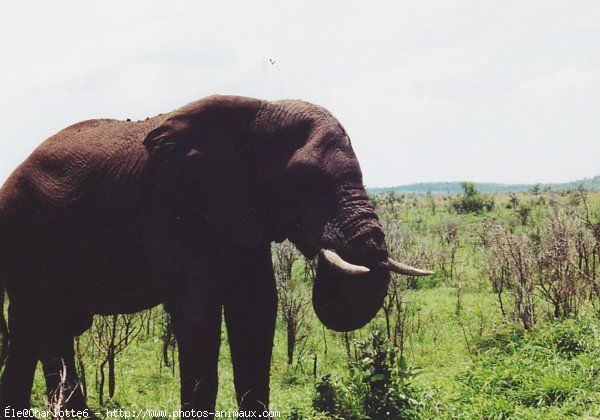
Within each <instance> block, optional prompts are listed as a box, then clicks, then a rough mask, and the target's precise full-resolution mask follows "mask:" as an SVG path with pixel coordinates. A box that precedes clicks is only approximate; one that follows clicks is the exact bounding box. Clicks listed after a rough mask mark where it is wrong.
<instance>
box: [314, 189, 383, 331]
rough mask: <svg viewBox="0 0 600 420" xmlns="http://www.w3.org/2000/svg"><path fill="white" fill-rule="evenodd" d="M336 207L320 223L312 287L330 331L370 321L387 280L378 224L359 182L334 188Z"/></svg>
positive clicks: (351, 327)
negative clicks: (319, 247)
mask: <svg viewBox="0 0 600 420" xmlns="http://www.w3.org/2000/svg"><path fill="white" fill-rule="evenodd" d="M338 202H339V203H340V208H339V210H338V212H337V213H336V216H335V217H334V218H333V220H331V221H330V222H329V223H327V225H326V226H325V230H324V232H323V238H322V252H321V257H320V258H319V264H318V268H317V275H316V277H315V282H314V287H313V307H314V309H315V313H316V314H317V317H318V318H319V319H320V321H321V322H322V323H323V324H324V325H325V326H326V327H328V328H330V329H332V330H335V331H351V330H354V329H357V328H360V327H362V326H363V325H365V324H366V323H367V322H369V321H370V320H371V319H372V318H373V317H374V316H375V315H376V314H377V311H379V309H380V308H381V306H382V305H383V299H384V298H385V296H386V294H387V289H388V284H389V281H390V274H389V269H387V268H386V267H385V265H386V264H387V262H388V252H387V249H386V246H385V238H384V234H383V229H382V227H381V224H380V223H379V219H378V218H377V215H376V214H375V211H374V207H373V205H372V204H371V202H370V201H369V199H368V198H367V195H366V192H365V191H364V188H363V187H362V185H360V186H358V185H355V186H345V187H344V188H342V189H340V191H338Z"/></svg>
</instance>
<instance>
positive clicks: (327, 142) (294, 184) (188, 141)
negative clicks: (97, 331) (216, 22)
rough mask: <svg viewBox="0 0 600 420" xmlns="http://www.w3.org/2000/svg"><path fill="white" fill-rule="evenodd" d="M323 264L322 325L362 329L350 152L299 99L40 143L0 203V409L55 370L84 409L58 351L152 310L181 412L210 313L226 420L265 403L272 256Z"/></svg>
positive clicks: (367, 275) (362, 222) (197, 395)
mask: <svg viewBox="0 0 600 420" xmlns="http://www.w3.org/2000/svg"><path fill="white" fill-rule="evenodd" d="M286 238H289V239H290V240H291V241H292V242H293V243H294V244H295V245H296V246H297V247H298V249H299V250H300V251H301V252H302V253H303V254H304V255H305V256H307V257H314V256H316V255H317V254H319V253H320V255H321V258H320V262H319V265H318V273H317V276H316V279H315V283H314V287H313V306H314V309H315V311H316V314H317V315H318V317H319V319H320V320H321V321H322V322H323V323H324V325H326V326H327V327H329V328H331V329H334V330H337V331H349V330H352V329H356V328H359V327H361V326H363V325H364V324H366V323H367V322H368V321H369V320H371V319H372V318H373V317H374V316H375V314H376V313H377V311H378V310H379V308H380V307H381V305H382V301H383V298H384V296H385V295H386V292H387V287H388V282H389V279H390V274H389V271H390V270H393V271H397V272H400V273H404V274H410V275H425V274H428V273H429V272H427V271H425V270H419V269H416V268H413V267H409V266H405V265H403V264H401V263H398V262H395V261H393V260H391V259H389V258H388V252H387V250H386V246H385V242H384V234H383V231H382V228H381V225H380V223H379V221H378V218H377V216H376V214H375V212H374V208H373V206H372V204H371V203H370V201H369V199H368V198H367V194H366V193H365V190H364V187H363V183H362V174H361V170H360V167H359V164H358V161H357V160H356V157H355V155H354V152H353V150H352V147H351V144H350V139H349V137H348V135H347V134H346V132H345V130H344V128H343V127H342V126H341V125H340V123H339V122H338V121H337V120H336V119H335V118H334V117H333V116H332V115H331V114H330V113H329V112H328V111H327V110H325V109H323V108H321V107H319V106H316V105H312V104H310V103H306V102H303V101H298V100H285V101H276V102H268V101H264V100H258V99H251V98H244V97H236V96H210V97H207V98H205V99H202V100H199V101H196V102H193V103H190V104H188V105H186V106H184V107H182V108H180V109H178V110H176V111H173V112H170V113H168V114H165V115H159V116H156V117H153V118H149V119H146V120H143V121H137V122H135V121H130V120H127V121H117V120H110V119H99V120H89V121H84V122H80V123H78V124H75V125H72V126H70V127H68V128H66V129H64V130H63V131H61V132H59V133H58V134H56V135H54V136H52V137H50V138H49V139H48V140H46V141H45V142H44V143H42V144H41V145H40V146H39V147H38V148H37V149H36V150H35V151H34V152H33V153H32V154H31V156H29V158H27V160H26V161H25V162H24V163H23V164H21V165H20V166H19V167H18V168H17V169H16V170H15V171H14V173H13V174H12V175H11V176H10V177H9V179H8V180H7V181H6V183H5V184H4V186H3V187H2V189H1V190H0V279H1V281H2V287H3V288H4V289H5V290H6V292H7V294H8V296H9V302H10V305H9V309H8V315H9V320H8V327H9V337H10V339H9V349H8V358H7V361H6V366H5V370H4V373H3V375H2V378H1V380H0V408H3V407H5V406H11V407H12V408H26V407H28V406H29V398H30V393H31V387H32V381H33V374H34V370H35V366H36V364H37V361H38V360H39V361H41V362H42V365H43V370H44V375H45V378H46V385H47V389H48V392H51V391H52V390H53V389H55V387H56V386H58V382H57V381H58V378H59V375H58V372H59V371H60V369H62V367H63V363H64V365H65V366H66V370H67V374H68V380H67V386H68V387H70V389H71V390H72V391H73V395H72V397H71V398H70V399H69V400H68V401H67V402H66V404H65V407H66V408H69V409H70V408H73V409H80V408H83V407H85V401H84V398H83V395H82V393H81V391H80V389H79V387H78V385H77V384H78V379H77V375H76V371H75V366H74V355H73V337H74V336H76V335H79V334H81V333H83V332H84V331H85V330H86V329H88V328H89V327H90V325H91V322H92V317H93V315H94V314H117V313H131V312H135V311H139V310H142V309H146V308H151V307H153V306H155V305H158V304H160V303H162V304H164V307H165V309H166V310H167V311H168V313H169V314H170V316H171V319H172V323H173V328H174V332H175V335H176V338H177V342H178V347H179V354H180V359H179V360H180V373H181V404H182V407H184V408H194V409H202V410H208V411H212V410H213V409H214V405H215V399H216V393H217V360H218V357H219V344H220V329H221V317H222V314H223V315H224V318H225V323H226V326H227V330H228V333H229V340H230V347H231V356H232V363H233V368H234V377H235V380H234V382H235V389H236V393H237V397H238V403H239V405H240V408H242V409H245V410H264V407H267V406H268V404H269V367H270V361H271V351H272V346H273V334H274V327H275V317H276V306H277V298H276V296H277V294H276V288H275V281H274V276H273V268H272V262H271V252H270V244H271V242H272V241H282V240H284V239H286Z"/></svg>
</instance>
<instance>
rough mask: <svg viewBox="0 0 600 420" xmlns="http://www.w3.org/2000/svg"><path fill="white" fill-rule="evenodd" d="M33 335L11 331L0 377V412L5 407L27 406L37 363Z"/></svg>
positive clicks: (19, 408) (35, 341) (19, 407)
mask: <svg viewBox="0 0 600 420" xmlns="http://www.w3.org/2000/svg"><path fill="white" fill-rule="evenodd" d="M36 345H37V340H36V339H35V337H34V335H33V334H31V335H28V334H27V335H26V334H23V333H21V334H18V333H13V334H12V335H11V337H10V341H9V344H8V357H7V359H6V365H5V367H4V372H3V373H2V378H0V410H2V411H0V413H3V412H4V409H5V408H6V407H9V406H10V407H11V408H14V409H16V410H22V409H25V408H29V404H30V402H29V399H30V397H31V387H32V386H33V376H34V374H35V367H36V365H37V355H36V352H35V348H36Z"/></svg>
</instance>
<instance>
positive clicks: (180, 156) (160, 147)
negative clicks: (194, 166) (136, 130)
mask: <svg viewBox="0 0 600 420" xmlns="http://www.w3.org/2000/svg"><path fill="white" fill-rule="evenodd" d="M191 137H192V134H191V123H190V122H189V121H186V120H185V119H182V118H181V117H177V116H175V117H171V118H167V119H166V120H165V121H164V122H163V123H162V124H161V125H159V126H158V127H156V128H155V129H154V130H152V131H150V132H149V133H148V134H147V135H146V138H145V139H144V141H143V143H142V144H143V145H144V146H145V147H146V150H148V153H149V155H150V159H151V160H152V161H154V160H158V161H162V162H163V163H165V164H168V163H170V162H175V163H177V162H179V163H181V162H182V161H183V160H184V159H185V158H186V157H188V156H189V157H191V156H193V155H195V154H196V153H197V149H196V148H194V147H193V144H192V142H191Z"/></svg>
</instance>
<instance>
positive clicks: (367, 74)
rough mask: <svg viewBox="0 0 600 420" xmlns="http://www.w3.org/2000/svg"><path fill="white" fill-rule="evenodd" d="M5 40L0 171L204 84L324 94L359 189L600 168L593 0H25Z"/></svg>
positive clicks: (598, 46)
mask: <svg viewBox="0 0 600 420" xmlns="http://www.w3.org/2000/svg"><path fill="white" fill-rule="evenodd" d="M0 52H1V55H0V63H1V66H0V136H1V137H0V145H1V148H0V181H1V180H4V179H5V178H6V177H7V176H8V175H9V174H10V172H11V171H12V170H13V169H14V168H15V167H16V166H17V165H18V164H19V163H20V162H21V161H22V160H23V159H24V158H25V157H26V156H27V155H28V154H29V153H30V152H31V151H32V150H33V148H34V147H35V146H36V145H37V144H39V143H40V142H41V141H42V140H44V139H45V138H47V137H49V136H50V135H52V134H53V133H55V132H57V131H58V130H60V129H62V128H64V127H65V126H67V125H70V124H71V123H74V122H77V121H79V120H83V119H89V118H98V117H110V118H119V119H125V118H132V119H139V118H145V117H147V116H153V115H156V114H158V113H163V112H167V111H170V110H172V109H175V108H178V107H179V106H181V105H184V104H185V103H187V102H190V101H193V100H196V99H199V98H201V97H204V96H207V95H210V94H213V93H221V94H238V95H244V96H253V97H259V98H265V99H283V98H298V99H304V100H307V101H310V102H314V103H317V104H319V105H322V106H325V107H326V108H328V109H329V110H330V111H331V112H332V113H333V114H334V115H336V116H337V117H338V119H339V120H340V121H341V123H342V124H343V125H344V126H345V127H346V129H347V131H348V133H349V134H350V137H351V138H352V142H353V145H354V149H355V151H356V153H357V155H358V158H359V160H360V162H361V165H362V169H363V173H364V177H365V183H366V184H367V185H368V186H371V187H375V186H391V185H400V184H407V183H413V182H426V181H452V180H473V181H495V182H510V183H513V182H555V181H568V180H575V179H578V178H582V177H591V176H594V175H598V174H600V2H598V1H589V2H578V1H548V0H544V1H538V2H535V1H527V2H524V1H514V2H510V1H496V2H493V1H486V2H482V1H440V2H436V1H392V2H375V1H369V2H367V1H363V2H358V1H357V2H350V1H342V2H331V1H327V2H326V1H318V2H313V3H309V2H305V1H294V2H282V1H277V2H266V1H265V2H258V1H256V2H255V1H252V2H248V1H247V2H241V1H240V2H233V1H218V2H217V1H210V2H209V1H169V2H164V1H161V2H157V1H143V2H141V1H140V2H136V1H118V2H112V1H96V2H91V1H85V2H83V1H52V2H49V1H36V2H33V1H24V0H19V1H14V2H2V5H1V6H0ZM269 59H272V60H274V61H275V64H271V63H270V61H269Z"/></svg>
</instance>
